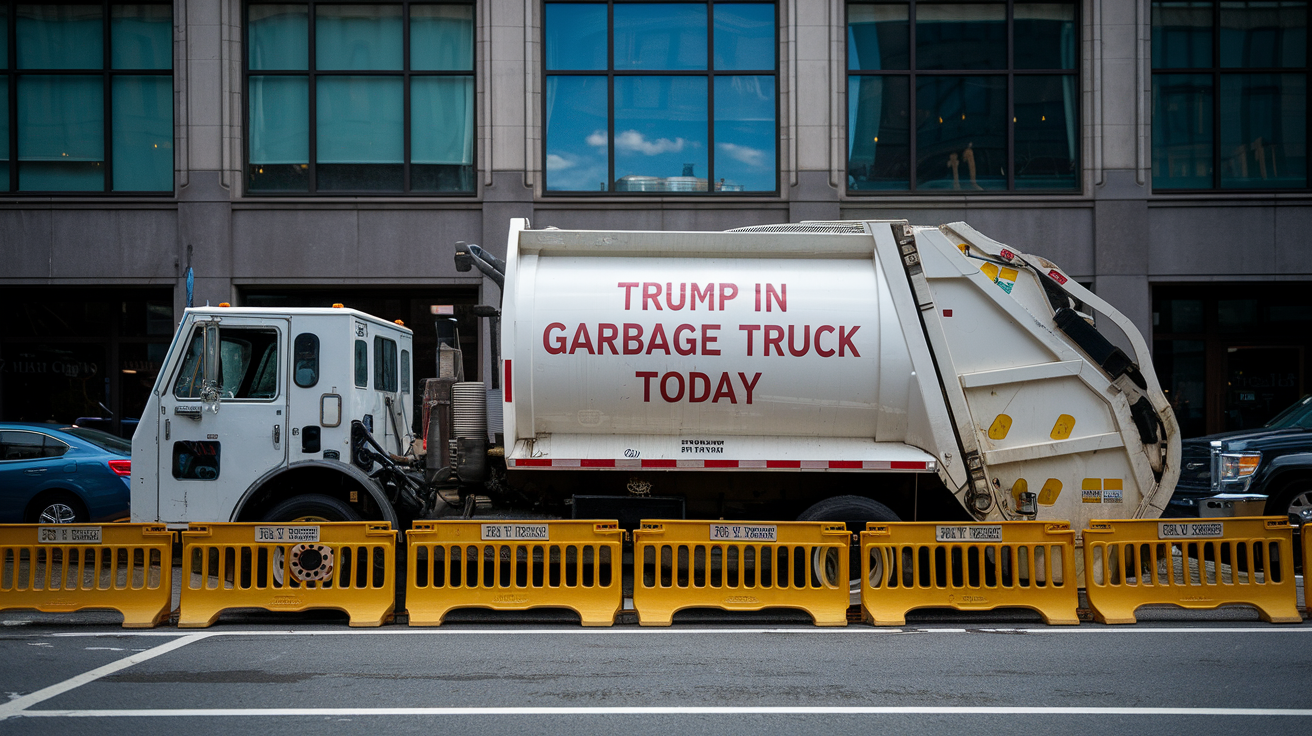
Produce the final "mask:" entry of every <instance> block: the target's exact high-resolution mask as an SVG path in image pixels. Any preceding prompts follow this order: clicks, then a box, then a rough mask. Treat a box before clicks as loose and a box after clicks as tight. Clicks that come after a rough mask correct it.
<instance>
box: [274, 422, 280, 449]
mask: <svg viewBox="0 0 1312 736" xmlns="http://www.w3.org/2000/svg"><path fill="white" fill-rule="evenodd" d="M279 442H282V425H281V424H275V425H273V444H274V445H275V446H276V445H277V444H278V443H279Z"/></svg>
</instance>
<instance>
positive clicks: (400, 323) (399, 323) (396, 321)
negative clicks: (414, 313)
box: [392, 319, 405, 327]
mask: <svg viewBox="0 0 1312 736" xmlns="http://www.w3.org/2000/svg"><path fill="white" fill-rule="evenodd" d="M392 321H393V322H395V323H397V324H398V325H401V326H402V327H405V323H404V322H402V321H401V320H399V319H394V320H392Z"/></svg>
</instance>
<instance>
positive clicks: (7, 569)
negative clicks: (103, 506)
mask: <svg viewBox="0 0 1312 736" xmlns="http://www.w3.org/2000/svg"><path fill="white" fill-rule="evenodd" d="M172 575H173V535H172V533H171V532H169V530H168V529H166V528H165V527H164V526H163V525H159V524H105V525H95V524H78V525H71V524H70V525H52V526H42V525H38V524H0V610H4V609H9V608H32V609H36V610H38V611H44V612H46V613H63V612H68V611H80V610H83V609H87V608H108V609H112V610H115V611H118V612H119V613H122V614H123V626H125V627H127V628H150V627H152V626H155V625H156V624H158V623H161V622H162V621H165V620H167V619H168V617H169V610H170V609H171V608H172V602H173V577H172Z"/></svg>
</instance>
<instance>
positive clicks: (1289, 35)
mask: <svg viewBox="0 0 1312 736" xmlns="http://www.w3.org/2000/svg"><path fill="white" fill-rule="evenodd" d="M1152 23H1153V29H1152V30H1153V54H1152V63H1153V77H1152V93H1153V128H1152V145H1153V149H1152V154H1153V155H1152V158H1153V172H1152V173H1153V188H1154V189H1158V190H1190V189H1231V190H1236V189H1244V190H1253V189H1257V190H1263V189H1265V190H1281V189H1307V188H1308V179H1307V174H1308V172H1307V74H1308V71H1309V59H1308V54H1307V34H1308V27H1307V2H1306V0H1263V1H1260V2H1257V1H1255V2H1233V1H1231V0H1222V1H1221V2H1201V1H1195V2H1154V3H1153V10H1152ZM1213 49H1216V51H1215V52H1214V51H1213Z"/></svg>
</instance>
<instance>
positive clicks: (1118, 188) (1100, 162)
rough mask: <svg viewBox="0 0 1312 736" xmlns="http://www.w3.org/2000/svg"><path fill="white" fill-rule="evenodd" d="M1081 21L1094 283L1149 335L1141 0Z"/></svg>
mask: <svg viewBox="0 0 1312 736" xmlns="http://www.w3.org/2000/svg"><path fill="white" fill-rule="evenodd" d="M1086 7H1087V8H1088V9H1089V10H1090V11H1092V13H1093V17H1092V18H1091V20H1092V22H1094V23H1098V22H1099V21H1100V23H1099V25H1097V26H1091V25H1090V26H1086V28H1090V30H1091V31H1092V32H1093V33H1094V34H1095V35H1094V37H1095V38H1096V39H1097V43H1095V44H1093V47H1092V57H1093V58H1092V59H1091V64H1092V69H1093V72H1094V74H1093V77H1094V86H1093V95H1094V104H1093V110H1092V111H1091V113H1092V116H1093V125H1094V129H1095V132H1096V135H1095V136H1094V161H1093V164H1094V167H1093V168H1094V172H1093V173H1094V177H1093V178H1094V190H1093V194H1094V197H1095V198H1096V201H1095V203H1094V288H1095V290H1096V291H1097V292H1098V295H1099V296H1101V297H1102V298H1103V299H1106V300H1107V301H1108V302H1110V303H1111V304H1112V305H1113V306H1115V307H1116V308H1117V309H1120V310H1121V311H1122V312H1124V313H1125V315H1126V316H1127V317H1129V318H1130V320H1131V321H1133V322H1134V323H1135V326H1137V327H1138V328H1139V331H1140V332H1142V333H1143V335H1144V336H1145V338H1151V335H1152V319H1151V317H1152V299H1151V294H1150V287H1149V285H1148V276H1147V274H1148V248H1149V238H1148V202H1147V197H1148V193H1149V190H1148V181H1147V179H1148V171H1147V165H1146V161H1147V154H1148V148H1147V147H1148V146H1149V145H1150V140H1149V138H1148V130H1149V127H1148V126H1149V123H1150V122H1151V120H1150V116H1151V114H1152V113H1151V108H1150V107H1149V106H1148V105H1147V98H1146V93H1145V90H1146V80H1147V74H1148V72H1147V69H1148V64H1149V57H1148V56H1147V53H1148V44H1147V38H1148V22H1149V16H1148V5H1147V2H1146V0H1102V2H1098V1H1097V0H1095V1H1094V2H1092V3H1089V4H1088V6H1086Z"/></svg>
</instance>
